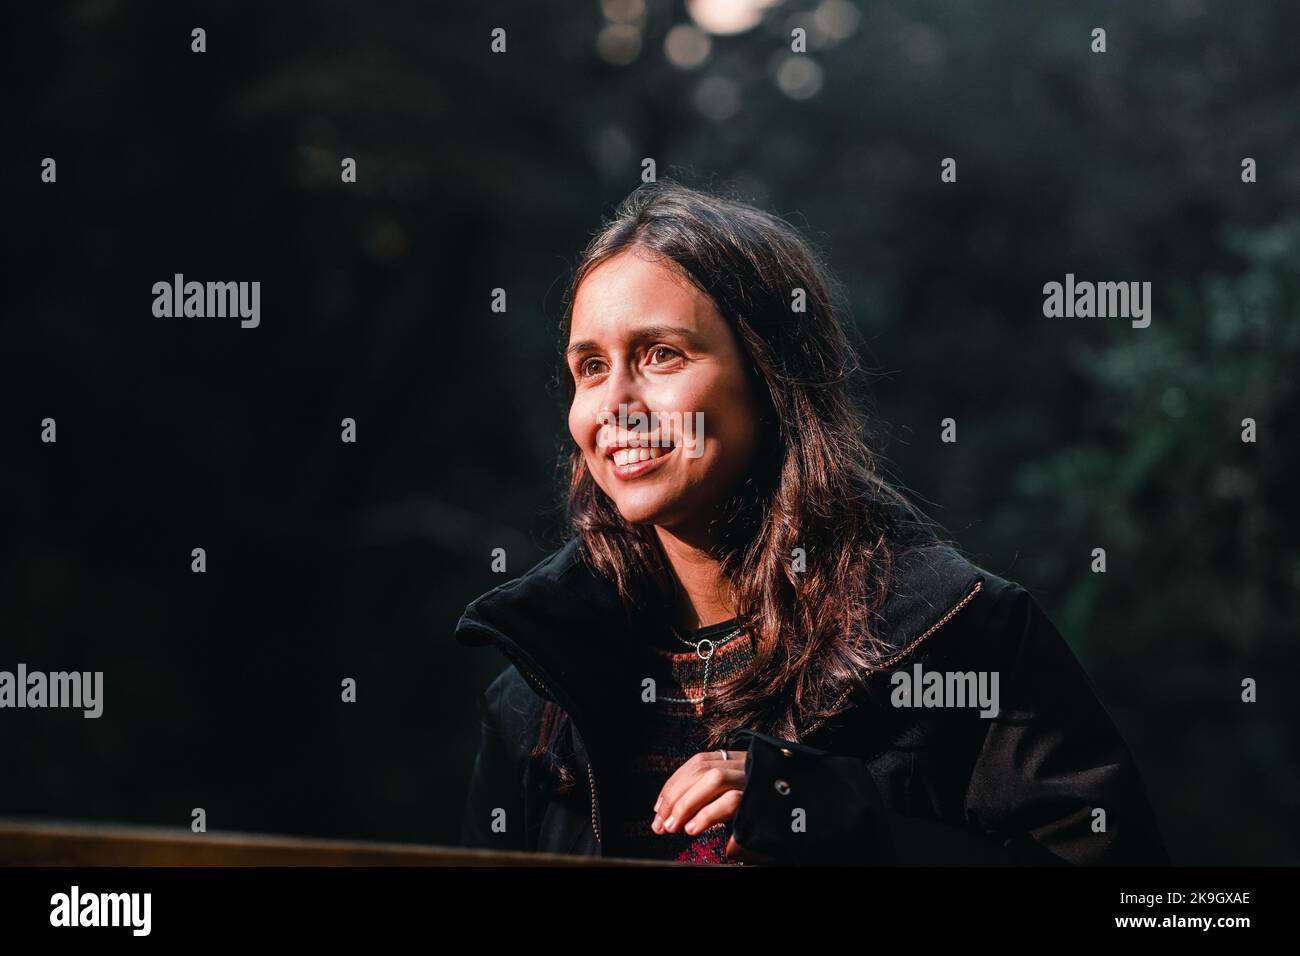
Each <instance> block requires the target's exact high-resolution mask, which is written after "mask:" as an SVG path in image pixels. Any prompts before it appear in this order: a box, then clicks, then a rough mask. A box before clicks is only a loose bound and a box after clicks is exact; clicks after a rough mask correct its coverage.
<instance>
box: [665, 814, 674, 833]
mask: <svg viewBox="0 0 1300 956" xmlns="http://www.w3.org/2000/svg"><path fill="white" fill-rule="evenodd" d="M676 822H677V821H676V820H675V819H674V818H673V817H669V818H668V819H667V820H665V821H664V829H665V830H671V829H672V828H673V824H674V823H676Z"/></svg>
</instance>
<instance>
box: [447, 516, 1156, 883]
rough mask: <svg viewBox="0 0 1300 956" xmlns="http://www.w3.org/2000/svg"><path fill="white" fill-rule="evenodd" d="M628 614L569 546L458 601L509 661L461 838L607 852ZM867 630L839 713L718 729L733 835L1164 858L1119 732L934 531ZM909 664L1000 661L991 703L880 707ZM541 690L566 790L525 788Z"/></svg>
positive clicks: (753, 839)
mask: <svg viewBox="0 0 1300 956" xmlns="http://www.w3.org/2000/svg"><path fill="white" fill-rule="evenodd" d="M640 627H641V624H640V623H639V622H638V621H637V620H636V619H635V618H633V619H629V618H628V617H627V616H626V615H625V613H624V611H623V609H622V605H621V602H620V601H619V599H618V595H617V593H616V592H615V590H614V588H613V586H612V584H610V583H609V582H608V581H606V580H605V579H604V578H602V577H600V576H599V575H597V574H595V573H594V572H593V571H592V570H591V569H590V568H589V567H588V565H587V564H586V563H585V562H583V561H581V560H580V559H579V557H578V550H577V542H576V541H571V542H570V543H569V544H568V545H566V546H565V547H563V548H561V549H560V550H559V551H557V552H555V553H554V554H552V555H551V556H550V557H548V558H547V559H545V560H544V561H542V562H541V563H539V564H538V565H537V566H536V567H534V568H533V569H532V570H530V571H529V572H527V573H526V574H524V575H523V576H522V577H519V578H516V579H514V580H512V581H509V582H507V583H505V584H502V585H501V586H500V587H497V588H494V589H493V590H491V591H489V592H488V593H486V594H484V595H482V596H481V597H479V598H477V599H476V600H474V601H473V602H471V603H470V604H469V606H468V607H467V608H466V609H465V613H464V615H463V616H462V617H461V619H460V621H459V623H458V625H457V628H456V638H457V640H458V641H460V642H461V643H463V644H468V645H484V644H492V645H495V646H496V647H497V648H498V649H499V650H500V651H502V652H504V654H505V655H506V657H507V658H509V660H510V661H511V665H510V666H508V667H507V668H506V669H505V670H504V671H503V672H502V673H501V674H500V676H498V677H497V678H496V680H495V681H493V682H492V684H491V685H490V686H489V687H488V688H487V690H486V691H485V693H484V695H483V698H482V701H481V710H482V741H481V748H480V751H479V754H478V756H477V758H476V759H475V762H474V767H473V775H472V780H471V783H470V787H469V792H468V799H467V801H466V806H465V814H464V820H463V826H462V833H461V842H462V844H463V845H465V846H472V847H495V848H498V849H514V850H533V851H547V852H553V853H573V854H585V855H593V856H594V855H604V856H620V855H622V854H621V853H620V848H619V847H618V846H617V845H612V844H614V843H616V841H614V840H613V839H612V834H609V833H608V832H607V831H606V830H605V828H604V827H603V826H602V823H603V821H605V820H610V819H612V813H611V812H622V811H624V810H625V809H626V811H627V812H636V813H643V814H645V815H646V816H647V817H649V816H650V815H651V813H650V810H651V808H649V807H635V808H624V807H623V805H622V803H621V802H620V801H621V800H622V794H621V792H620V781H619V780H618V779H617V775H616V774H615V773H614V772H613V770H612V767H613V766H614V765H613V764H612V762H611V760H612V758H613V757H614V755H615V754H617V753H619V752H620V751H623V750H625V749H626V747H627V740H626V733H627V731H626V728H628V727H631V726H634V725H633V723H632V722H631V721H632V720H633V719H634V717H635V715H634V714H633V713H632V712H631V710H630V708H635V707H638V706H645V705H644V704H642V703H641V694H640V689H641V678H642V675H641V674H639V673H638V668H637V667H636V665H635V663H634V658H633V657H632V655H631V653H630V646H629V641H630V640H636V639H638V635H637V631H638V629H639V628H640ZM876 634H877V635H878V636H879V637H880V638H881V639H883V640H884V641H885V642H886V643H887V644H888V645H889V646H890V647H891V649H892V654H891V656H890V658H889V660H888V667H887V668H886V669H882V670H881V671H880V672H877V673H874V674H873V675H872V676H870V677H869V678H868V689H869V692H868V693H866V694H857V695H854V696H853V697H851V698H850V706H849V707H848V708H847V709H846V710H844V711H843V712H842V713H840V714H837V715H836V716H834V717H832V718H831V719H829V720H827V721H822V722H813V723H811V724H809V725H807V726H806V727H804V728H803V729H802V732H801V735H800V736H801V738H802V739H801V742H799V743H794V742H791V741H786V740H780V739H777V738H774V737H772V736H769V735H767V734H763V733H760V732H757V731H754V730H741V731H739V732H737V733H736V734H735V735H734V736H733V737H732V739H731V743H732V745H733V746H734V747H738V748H745V749H747V750H748V756H747V758H746V764H745V767H746V771H747V775H748V777H747V782H746V785H745V791H744V795H743V797H742V800H741V803H740V808H739V810H738V811H737V813H736V816H735V819H734V821H733V824H734V833H735V837H736V840H737V841H738V842H739V843H740V844H741V845H742V846H744V847H746V848H748V849H751V850H754V851H756V852H758V853H762V854H765V855H766V856H768V857H771V858H773V859H775V860H777V861H778V862H784V863H796V864H815V863H861V864H869V863H886V864H898V863H903V864H913V863H920V864H931V863H933V864H961V863H972V864H1004V863H1046V864H1052V863H1077V864H1166V863H1168V862H1169V861H1168V858H1167V856H1166V852H1165V849H1164V845H1163V842H1162V840H1161V837H1160V834H1159V830H1158V827H1157V824H1156V820H1155V816H1154V814H1153V812H1152V810H1151V807H1150V805H1149V803H1148V802H1147V799H1146V796H1145V795H1144V793H1143V788H1142V783H1141V780H1140V777H1139V774H1138V771H1137V768H1136V767H1135V766H1134V763H1133V760H1132V757H1131V756H1130V754H1129V752H1128V749H1127V747H1126V746H1125V744H1124V741H1123V740H1122V739H1121V737H1120V735H1119V733H1118V731H1117V730H1116V728H1115V725H1114V724H1113V723H1112V722H1111V720H1110V719H1109V717H1108V716H1107V714H1106V712H1105V710H1104V709H1103V708H1102V706H1101V704H1100V703H1099V702H1098V700H1097V696H1096V694H1095V691H1094V688H1093V686H1092V683H1091V681H1090V680H1089V678H1088V677H1087V675H1086V674H1085V673H1084V671H1083V670H1082V668H1081V667H1080V666H1079V664H1078V662H1077V661H1076V660H1075V658H1074V656H1073V654H1072V653H1071V652H1070V650H1069V648H1068V646H1067V645H1066V644H1065V642H1064V641H1063V640H1062V638H1061V636H1060V634H1059V633H1058V632H1057V630H1056V628H1055V627H1054V626H1053V625H1052V623H1051V622H1050V621H1049V620H1048V619H1047V617H1046V616H1045V615H1044V613H1043V611H1042V610H1041V609H1040V608H1039V606H1038V605H1037V603H1036V602H1035V601H1034V600H1033V598H1032V597H1031V596H1030V595H1029V593H1028V592H1027V591H1026V590H1025V589H1024V588H1022V587H1020V586H1019V585H1017V584H1014V583H1012V582H1009V581H1006V580H1004V579H1002V578H999V577H997V576H996V575H993V574H991V573H989V572H988V571H985V570H983V569H981V568H978V567H976V566H975V565H973V564H971V563H970V562H968V561H967V560H966V559H964V558H963V557H961V555H959V554H958V553H957V552H956V551H955V550H954V549H952V548H951V547H948V546H947V545H933V546H928V547H922V548H914V549H912V550H910V551H907V552H905V553H904V554H902V555H901V556H899V557H898V558H897V565H896V569H895V575H894V578H893V581H892V584H891V587H890V591H889V596H888V598H887V601H886V604H885V606H884V608H883V609H882V612H881V619H880V620H879V621H877V622H876ZM918 663H919V664H920V665H921V666H922V669H923V671H929V670H942V671H961V672H967V671H974V672H979V671H984V672H992V671H996V672H998V674H999V682H998V687H999V691H998V693H999V698H1000V700H999V703H1000V712H999V713H998V714H997V716H994V717H982V716H980V714H979V709H978V708H970V709H955V708H951V707H949V708H942V709H940V708H916V707H901V706H894V705H893V704H892V703H891V694H892V693H893V691H894V689H895V685H894V684H893V683H892V682H891V680H890V675H891V674H892V673H894V672H897V671H900V670H902V671H907V672H908V673H911V674H915V670H914V668H915V665H916V664H918ZM543 697H549V698H551V699H553V700H555V701H556V702H557V703H558V704H559V705H560V706H561V707H562V708H563V709H564V711H565V712H566V713H567V714H568V715H569V717H570V718H571V720H570V724H571V727H572V745H573V748H574V751H575V754H576V755H577V757H578V759H579V760H580V761H581V764H582V770H583V773H584V774H585V776H586V777H587V781H586V782H587V784H588V786H587V787H586V788H585V790H586V792H584V793H582V794H581V797H580V801H577V802H575V801H573V800H563V799H551V798H547V797H545V796H539V795H538V794H537V793H536V792H535V788H534V787H533V786H532V785H531V784H532V782H533V781H532V774H533V769H532V767H531V766H530V761H529V760H528V756H527V755H528V751H529V750H530V749H531V747H532V746H533V745H534V744H535V742H536V740H537V734H538V729H539V718H540V714H541V707H542V698H543ZM1097 810H1100V811H1104V814H1098V813H1095V812H1094V811H1097ZM500 811H504V818H503V819H504V824H505V825H504V829H503V830H502V827H501V826H500V823H499V822H498V825H497V826H496V827H495V828H494V827H493V825H492V824H493V820H494V819H497V820H498V821H500V820H501V819H502V814H501V812H500ZM796 811H802V813H798V812H796ZM494 813H495V816H494ZM796 820H798V821H800V823H799V825H795V824H794V823H793V822H792V821H796ZM498 830H502V832H497V831H498ZM602 838H603V839H602Z"/></svg>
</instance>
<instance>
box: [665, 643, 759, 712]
mask: <svg viewBox="0 0 1300 956" xmlns="http://www.w3.org/2000/svg"><path fill="white" fill-rule="evenodd" d="M672 632H673V637H675V638H677V640H679V641H681V642H682V643H683V644H685V645H686V646H687V647H692V648H694V649H695V653H696V654H698V655H699V657H700V659H701V660H703V661H704V684H703V686H702V687H701V688H700V699H699V700H692V701H691V703H692V704H703V703H704V699H705V698H706V697H708V696H709V667H710V665H712V663H713V655H714V653H715V652H716V651H717V649H718V648H719V647H725V646H726V645H728V644H730V643H731V642H732V641H733V640H735V639H736V638H737V637H739V636H740V635H741V634H742V633H744V628H740V627H738V628H736V629H735V630H733V631H732V632H731V633H730V634H728V635H727V636H726V637H720V638H718V639H717V640H716V641H715V640H712V639H711V638H707V637H704V638H699V639H697V640H694V641H691V640H687V639H686V638H684V637H682V636H681V634H679V633H678V632H677V628H675V627H674V628H672ZM705 644H707V645H709V650H708V652H707V653H706V652H705V650H704V645H705ZM687 700H690V698H689V697H688V698H687Z"/></svg>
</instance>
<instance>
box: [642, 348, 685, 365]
mask: <svg viewBox="0 0 1300 956" xmlns="http://www.w3.org/2000/svg"><path fill="white" fill-rule="evenodd" d="M660 354H665V355H667V356H668V357H667V358H666V359H664V361H662V362H653V361H652V362H651V363H650V364H651V365H664V364H666V363H667V362H671V361H672V360H673V359H675V358H677V357H678V356H679V355H681V353H680V352H678V351H677V350H676V349H671V348H669V347H668V346H666V345H656V346H655V347H654V348H652V349H651V350H650V352H649V355H650V358H651V359H653V358H654V357H655V356H657V355H660Z"/></svg>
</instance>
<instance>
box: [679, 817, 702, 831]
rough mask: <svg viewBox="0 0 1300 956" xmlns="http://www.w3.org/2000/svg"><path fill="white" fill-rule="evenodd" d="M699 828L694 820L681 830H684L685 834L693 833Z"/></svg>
mask: <svg viewBox="0 0 1300 956" xmlns="http://www.w3.org/2000/svg"><path fill="white" fill-rule="evenodd" d="M699 828H700V827H699V825H698V824H697V823H696V822H695V821H694V820H692V821H691V822H690V823H688V824H686V826H684V827H682V829H683V830H685V831H686V832H687V833H694V832H695V831H696V830H698V829H699Z"/></svg>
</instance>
